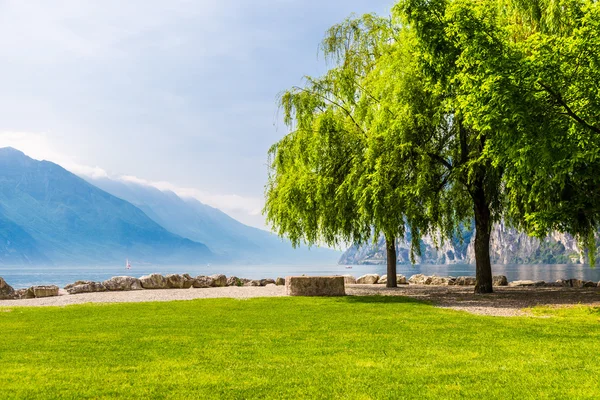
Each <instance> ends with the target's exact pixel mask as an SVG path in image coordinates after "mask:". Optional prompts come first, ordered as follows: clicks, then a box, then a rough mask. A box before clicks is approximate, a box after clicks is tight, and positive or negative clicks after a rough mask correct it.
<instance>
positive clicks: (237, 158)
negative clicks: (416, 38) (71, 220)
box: [0, 0, 393, 226]
mask: <svg viewBox="0 0 600 400" xmlns="http://www.w3.org/2000/svg"><path fill="white" fill-rule="evenodd" d="M392 4H393V0H362V1H361V0H331V1H328V0H254V1H251V0H220V1H219V0H197V1H191V0H189V1H186V0H164V1H163V0H160V1H159V0H118V1H113V0H102V1H100V0H95V1H84V0H52V1H46V0H38V1H35V0H0V52H1V54H2V62H1V64H0V73H1V78H0V79H1V82H2V85H0V87H1V88H0V146H5V145H12V146H14V147H17V148H19V149H20V150H23V151H24V152H26V153H27V154H29V155H30V156H32V157H34V158H38V159H39V158H45V159H49V160H52V161H55V162H58V163H60V164H62V165H63V166H65V167H66V168H68V169H71V170H74V171H75V172H77V173H80V174H81V173H86V174H90V173H94V174H99V175H102V174H105V173H106V174H109V175H110V176H122V175H126V176H128V178H126V179H131V180H141V181H147V182H153V183H154V184H156V185H157V186H159V187H164V188H171V189H174V190H176V191H177V192H178V193H181V194H186V195H193V196H195V197H197V198H199V199H200V200H202V201H204V202H206V203H209V204H211V205H214V206H218V207H220V208H222V209H223V210H224V211H226V212H228V213H230V214H231V215H233V216H234V217H236V218H238V219H240V220H242V221H244V222H246V223H251V224H253V225H255V226H262V217H261V216H259V215H258V211H259V210H260V208H261V206H262V196H263V186H264V183H265V180H266V152H267V149H268V147H269V146H270V145H271V144H272V143H273V142H275V141H276V140H278V139H279V138H280V137H281V136H282V135H283V134H285V133H286V129H285V127H284V126H282V125H281V124H279V123H278V120H277V107H276V104H275V99H276V96H277V94H278V93H279V92H280V91H281V90H283V89H286V88H288V87H290V86H293V85H297V84H299V83H301V78H302V76H303V75H305V74H308V75H311V74H318V73H319V72H321V71H323V65H324V63H323V60H322V59H318V57H317V48H318V43H319V42H320V40H321V39H322V37H323V34H324V32H325V30H326V29H327V28H328V27H329V26H331V25H332V24H334V23H336V22H339V21H341V20H343V19H344V18H345V17H347V16H348V15H349V14H350V13H352V12H354V13H357V14H362V13H365V12H377V13H379V14H387V13H388V11H389V9H390V7H391V5H392Z"/></svg>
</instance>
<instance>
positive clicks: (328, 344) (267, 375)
mask: <svg viewBox="0 0 600 400" xmlns="http://www.w3.org/2000/svg"><path fill="white" fill-rule="evenodd" d="M536 314H537V315H538V316H543V317H547V318H533V317H515V318H502V317H483V316H475V315H470V314H467V313H463V312H457V311H450V310H442V309H437V308H434V307H432V306H430V305H427V304H423V303H419V302H415V301H410V300H406V299H403V298H389V297H367V298H365V297H359V298H355V297H344V298H299V297H296V298H262V299H252V300H245V301H241V300H232V299H213V300H195V301H186V302H169V303H139V304H113V305H83V306H69V307H64V308H20V307H14V308H0V397H1V398H3V399H8V398H19V399H22V398H44V399H45V398H59V397H60V398H110V397H124V398H199V399H205V398H235V399H245V398H276V399H280V398H289V399H297V398H330V399H337V398H356V399H369V398H374V399H387V398H394V399H395V398H419V399H420V398H432V399H439V398H478V399H488V398H503V399H509V398H519V399H521V398H536V399H537V398H596V399H597V398H600V340H599V339H600V309H592V308H588V307H578V308H574V309H569V310H560V311H550V310H545V309H544V310H537V311H536Z"/></svg>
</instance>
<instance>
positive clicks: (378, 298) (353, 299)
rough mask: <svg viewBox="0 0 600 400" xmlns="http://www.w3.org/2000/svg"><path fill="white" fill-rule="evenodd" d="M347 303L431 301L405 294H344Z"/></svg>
mask: <svg viewBox="0 0 600 400" xmlns="http://www.w3.org/2000/svg"><path fill="white" fill-rule="evenodd" d="M343 299H344V300H346V301H347V302H348V303H383V304H414V305H427V306H431V305H432V303H431V302H429V301H425V300H418V299H413V298H410V297H405V296H384V295H381V294H375V295H371V296H344V297H343Z"/></svg>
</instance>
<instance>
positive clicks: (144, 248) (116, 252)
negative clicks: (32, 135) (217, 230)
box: [0, 148, 213, 264]
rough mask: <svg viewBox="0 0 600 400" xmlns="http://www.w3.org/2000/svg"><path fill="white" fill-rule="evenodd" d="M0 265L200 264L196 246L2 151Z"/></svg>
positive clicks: (55, 172)
mask: <svg viewBox="0 0 600 400" xmlns="http://www.w3.org/2000/svg"><path fill="white" fill-rule="evenodd" d="M0 241H1V242H0V263H3V264H23V263H41V264H59V263H60V264H82V263H89V264H108V263H114V262H119V263H123V262H125V258H126V257H128V258H129V259H130V260H132V261H134V262H136V263H166V262H168V263H199V262H206V261H207V260H210V259H212V258H213V254H212V253H211V252H210V250H209V249H208V248H207V247H206V245H204V244H202V243H197V242H194V241H192V240H189V239H185V238H183V237H181V236H178V235H176V234H173V233H171V232H169V231H167V230H166V229H165V228H163V227H162V226H160V225H159V224H158V223H156V222H155V221H154V220H152V219H151V218H149V217H148V216H147V215H146V214H145V213H144V212H143V211H142V210H140V209H139V208H137V207H135V206H133V205H132V204H130V203H128V202H126V201H124V200H122V199H120V198H118V197H115V196H113V195H111V194H109V193H106V192H105V191H103V190H101V189H99V188H97V187H95V186H93V185H91V184H89V183H88V182H86V181H85V180H83V179H81V178H79V177H78V176H76V175H74V174H72V173H70V172H68V171H67V170H65V169H64V168H62V167H60V166H58V165H56V164H54V163H51V162H48V161H37V160H33V159H31V158H29V157H27V156H26V155H25V154H23V153H22V152H20V151H18V150H15V149H13V148H2V149H0Z"/></svg>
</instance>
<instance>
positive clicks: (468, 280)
mask: <svg viewBox="0 0 600 400" xmlns="http://www.w3.org/2000/svg"><path fill="white" fill-rule="evenodd" d="M475 282H476V280H475V277H474V276H459V277H458V278H456V280H455V281H454V284H455V285H458V286H475Z"/></svg>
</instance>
